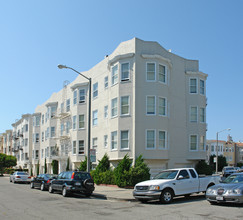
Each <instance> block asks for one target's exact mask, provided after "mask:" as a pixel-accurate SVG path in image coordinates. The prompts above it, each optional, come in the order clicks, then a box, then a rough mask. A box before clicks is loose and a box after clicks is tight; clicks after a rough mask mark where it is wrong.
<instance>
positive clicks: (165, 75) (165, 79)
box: [158, 63, 167, 85]
mask: <svg viewBox="0 0 243 220" xmlns="http://www.w3.org/2000/svg"><path fill="white" fill-rule="evenodd" d="M160 66H163V67H164V68H165V73H164V74H160V71H159V70H160ZM158 68H159V69H158V82H160V83H162V84H165V85H166V84H167V66H166V65H164V64H162V63H159V64H158ZM160 75H162V76H164V81H161V80H160Z"/></svg>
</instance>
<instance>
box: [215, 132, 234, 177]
mask: <svg viewBox="0 0 243 220" xmlns="http://www.w3.org/2000/svg"><path fill="white" fill-rule="evenodd" d="M230 130H231V129H230V128H227V129H224V130H222V131H218V132H217V133H216V138H217V145H216V174H218V142H219V133H221V132H223V131H230Z"/></svg>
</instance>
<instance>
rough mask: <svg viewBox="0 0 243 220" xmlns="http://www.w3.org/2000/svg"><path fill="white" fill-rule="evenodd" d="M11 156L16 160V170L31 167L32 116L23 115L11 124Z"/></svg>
mask: <svg viewBox="0 0 243 220" xmlns="http://www.w3.org/2000/svg"><path fill="white" fill-rule="evenodd" d="M12 127H13V130H12V146H13V154H12V155H14V156H15V157H16V158H17V168H21V169H29V171H30V169H31V167H32V159H31V156H32V127H33V126H32V115H31V114H24V115H22V118H21V119H19V120H17V121H16V122H15V123H13V124H12Z"/></svg>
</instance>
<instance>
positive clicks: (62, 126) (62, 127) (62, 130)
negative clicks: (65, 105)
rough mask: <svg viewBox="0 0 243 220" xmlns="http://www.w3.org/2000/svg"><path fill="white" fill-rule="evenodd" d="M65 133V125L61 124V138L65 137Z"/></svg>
mask: <svg viewBox="0 0 243 220" xmlns="http://www.w3.org/2000/svg"><path fill="white" fill-rule="evenodd" d="M63 132H64V124H63V123H62V124H61V136H63Z"/></svg>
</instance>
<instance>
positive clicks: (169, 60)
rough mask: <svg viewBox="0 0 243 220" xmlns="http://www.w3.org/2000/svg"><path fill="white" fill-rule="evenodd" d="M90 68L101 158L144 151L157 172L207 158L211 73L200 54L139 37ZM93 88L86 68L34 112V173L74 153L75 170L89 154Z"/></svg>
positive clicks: (96, 151)
mask: <svg viewBox="0 0 243 220" xmlns="http://www.w3.org/2000/svg"><path fill="white" fill-rule="evenodd" d="M60 71H61V70H60ZM62 71H64V70H62ZM66 71H70V70H66ZM68 74H69V73H67V76H68ZM82 74H83V75H85V76H87V77H90V78H92V91H91V93H92V97H91V99H92V103H91V113H92V115H91V142H92V143H91V151H92V155H94V157H92V159H94V163H93V164H94V165H95V164H96V163H97V161H98V160H100V159H101V158H102V157H103V156H104V154H105V153H107V154H108V156H109V158H110V161H111V164H112V165H113V166H116V165H117V163H118V162H119V160H121V159H122V158H123V157H124V156H125V155H126V154H128V155H129V157H130V158H131V159H132V160H134V159H135V158H136V157H138V156H139V155H140V154H142V155H143V157H144V159H145V162H147V163H148V165H149V167H150V169H151V173H152V174H153V173H156V172H158V171H159V170H161V169H165V168H175V167H193V166H194V165H195V164H196V163H197V162H198V160H202V159H205V157H206V139H205V137H206V79H207V74H205V73H203V72H200V71H199V63H198V61H197V60H188V59H185V58H182V57H180V56H178V55H176V54H173V53H171V52H169V51H167V50H166V49H164V48H163V47H162V46H161V45H159V44H158V43H157V42H150V41H142V40H140V39H137V38H133V39H131V40H129V41H126V42H122V43H121V44H120V45H119V46H118V47H117V48H116V49H115V51H114V52H113V53H112V54H111V55H109V56H108V55H107V56H106V57H105V58H104V60H102V61H101V62H100V63H98V64H97V65H95V66H94V67H93V68H91V69H90V70H89V71H86V72H82ZM88 88H89V86H88V82H87V80H86V79H85V78H83V77H82V76H80V75H78V76H77V78H76V79H75V80H74V81H73V82H71V83H65V84H64V87H63V89H62V90H61V91H59V92H57V93H53V94H52V95H51V97H50V98H49V99H48V100H47V101H46V102H45V103H43V104H41V105H39V106H37V108H36V110H35V113H34V114H33V115H32V118H33V125H34V126H33V148H32V153H31V154H32V158H33V170H34V172H35V170H36V167H37V165H38V164H40V172H43V170H44V165H45V159H46V163H47V169H48V172H51V169H52V167H51V162H52V161H53V160H57V161H58V162H59V171H62V170H65V168H66V165H67V161H68V158H69V162H70V167H71V168H72V169H75V168H77V167H78V166H79V164H80V161H83V160H84V159H85V155H87V144H88V143H87V140H88V137H87V126H88V124H87V123H88V94H89V91H88ZM15 132H16V129H15Z"/></svg>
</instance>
